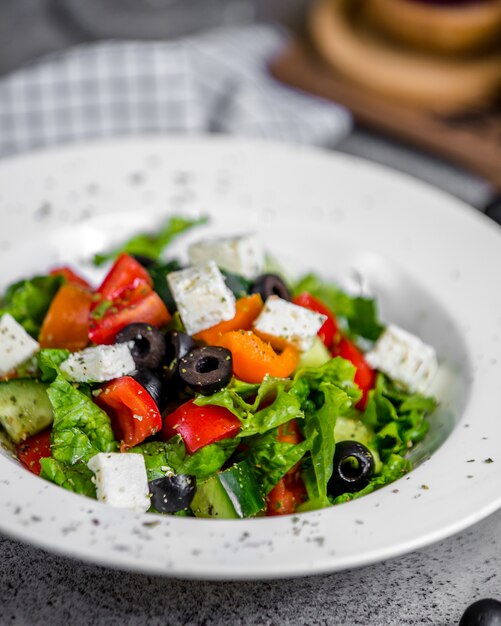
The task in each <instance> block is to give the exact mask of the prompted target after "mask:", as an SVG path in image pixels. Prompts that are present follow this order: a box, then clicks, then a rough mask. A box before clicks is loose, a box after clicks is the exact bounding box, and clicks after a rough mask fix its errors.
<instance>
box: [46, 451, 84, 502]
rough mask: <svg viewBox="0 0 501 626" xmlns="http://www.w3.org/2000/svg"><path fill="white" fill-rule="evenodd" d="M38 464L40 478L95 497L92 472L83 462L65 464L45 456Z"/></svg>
mask: <svg viewBox="0 0 501 626" xmlns="http://www.w3.org/2000/svg"><path fill="white" fill-rule="evenodd" d="M40 465H41V467H42V471H41V472H40V476H41V477H42V478H45V479H46V480H49V481H50V482H52V483H55V484H56V485H59V486H60V487H63V488H64V489H68V491H73V492H74V493H79V494H81V495H84V496H88V497H89V498H96V486H95V484H94V482H93V480H92V478H93V476H94V474H93V472H91V470H90V469H89V468H88V467H87V465H86V464H85V463H77V464H76V465H65V464H64V463H60V462H59V461H57V460H56V459H54V458H46V459H40Z"/></svg>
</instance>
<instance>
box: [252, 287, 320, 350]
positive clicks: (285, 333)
mask: <svg viewBox="0 0 501 626" xmlns="http://www.w3.org/2000/svg"><path fill="white" fill-rule="evenodd" d="M326 319H327V317H326V316H325V315H322V314H321V313H317V312H316V311H310V310H309V309H306V308H305V307H302V306H298V305H297V304H292V302H288V301H287V300H283V299H282V298H279V297H278V296H269V297H268V298H267V299H266V302H265V303H264V308H263V310H262V311H261V313H260V314H259V316H258V317H257V319H256V320H255V321H254V327H253V328H254V331H255V332H256V333H257V334H258V335H260V336H262V337H263V338H266V339H269V340H272V338H277V339H279V340H282V342H285V343H290V344H292V345H293V346H295V347H296V348H297V349H298V350H300V351H301V352H306V351H308V350H309V349H310V348H311V347H312V345H313V342H314V340H315V337H316V336H317V332H318V331H319V330H320V328H321V327H322V324H323V323H324V322H325V320H326ZM271 342H272V344H273V341H271ZM277 345H279V344H277Z"/></svg>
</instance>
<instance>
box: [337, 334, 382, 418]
mask: <svg viewBox="0 0 501 626" xmlns="http://www.w3.org/2000/svg"><path fill="white" fill-rule="evenodd" d="M332 355H333V356H340V357H342V358H343V359H346V360H347V361H350V362H351V363H352V364H353V365H354V366H355V367H356V368H357V370H356V372H355V379H354V380H355V383H356V384H357V385H358V386H359V387H360V390H361V391H362V397H361V398H360V400H359V401H358V403H357V405H356V406H357V409H360V410H361V411H363V410H364V409H365V407H366V405H367V399H368V394H369V391H370V390H371V389H372V388H373V387H374V383H375V381H376V372H375V371H374V370H373V369H372V367H371V366H370V365H369V364H368V363H367V361H366V360H365V358H364V355H363V354H362V352H360V350H359V349H358V348H357V346H356V345H355V344H353V343H352V342H351V341H349V340H348V339H346V337H342V338H341V339H340V340H339V341H338V342H337V344H336V345H335V346H334V348H333V350H332Z"/></svg>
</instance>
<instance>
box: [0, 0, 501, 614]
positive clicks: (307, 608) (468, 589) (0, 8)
mask: <svg viewBox="0 0 501 626" xmlns="http://www.w3.org/2000/svg"><path fill="white" fill-rule="evenodd" d="M294 4H295V5H296V6H299V5H300V4H302V2H301V1H298V2H295V3H294ZM271 5H272V2H264V3H263V4H262V6H263V7H264V8H263V9H262V10H263V12H264V11H266V12H267V17H269V16H270V15H273V10H272V9H271V8H270V6H271ZM285 6H286V5H285V3H284V2H279V3H278V4H277V8H276V11H278V12H279V13H278V14H279V16H280V17H282V15H283V14H284V13H283V12H284V7H285ZM48 7H49V0H1V2H0V72H6V71H8V70H11V69H13V68H14V67H16V66H18V65H20V64H23V63H26V62H29V61H30V60H31V59H32V58H34V57H36V56H39V55H40V54H43V53H47V52H50V51H51V50H57V49H61V48H64V47H66V46H68V45H70V44H71V43H75V42H77V41H79V40H81V39H82V35H81V34H78V32H77V31H76V30H70V29H68V28H64V27H63V26H62V24H61V23H60V22H57V21H55V20H54V19H53V17H51V16H50V15H49V13H48V12H47V8H48ZM285 12H286V13H287V11H285ZM341 149H342V150H344V151H346V152H350V153H353V154H359V155H361V156H365V157H368V158H372V159H375V160H378V161H381V162H384V163H386V164H389V165H393V166H395V167H399V168H401V169H403V170H405V171H408V172H410V173H413V174H414V175H417V176H419V177H421V178H423V179H425V180H429V181H430V182H433V183H434V184H437V185H438V186H442V187H444V188H445V189H447V190H449V191H451V192H452V193H455V194H456V195H458V196H460V197H463V198H464V199H466V200H468V201H470V202H472V203H473V204H475V205H476V206H478V207H483V206H484V204H485V202H486V201H487V199H488V198H489V196H490V194H491V192H490V189H489V188H488V186H487V185H486V184H485V183H484V182H482V181H480V180H478V179H476V178H475V177H472V176H466V174H465V173H464V172H462V171H461V170H457V169H455V168H452V167H450V166H448V165H446V164H444V163H442V162H439V161H435V160H431V159H429V157H427V156H426V155H422V154H418V153H416V152H414V151H412V150H409V149H404V148H402V147H401V146H399V145H397V144H393V143H392V142H388V141H385V140H381V139H380V138H378V137H375V136H372V135H368V134H367V133H363V132H357V133H355V134H354V135H353V136H352V137H350V138H349V139H348V140H346V141H345V142H344V144H343V145H342V146H341ZM393 523H395V524H398V520H394V521H393ZM333 532H335V529H333ZM500 537H501V512H498V513H496V514H494V515H492V516H491V517H489V518H488V519H486V520H484V521H482V522H480V523H478V524H477V525H475V526H474V527H472V528H471V529H469V530H467V531H464V532H463V533H461V534H459V535H456V536H454V537H451V538H450V539H447V540H445V541H442V542H441V543H439V544H436V545H433V546H430V547H428V548H426V549H423V550H420V551H418V552H415V553H412V554H409V555H406V556H402V557H399V558H396V559H393V560H390V561H387V562H384V563H380V564H377V565H372V566H368V567H364V568H361V569H357V570H352V571H348V572H342V573H337V574H332V575H325V576H318V577H311V578H299V579H293V580H282V581H271V582H238V583H231V582H224V583H218V582H197V581H180V580H173V579H168V578H158V577H150V576H144V575H138V574H131V573H124V572H118V571H112V570H108V569H105V568H102V567H96V566H92V565H88V564H82V563H79V562H76V561H71V560H68V559H65V558H61V557H56V556H53V555H50V554H47V553H45V552H43V551H41V550H39V549H37V548H33V547H30V546H25V545H21V544H19V543H17V542H13V541H11V540H9V539H7V538H1V537H0V624H21V625H24V624H26V625H39V624H40V625H42V624H51V625H52V624H54V625H56V626H57V625H59V624H72V626H92V625H94V624H106V625H109V626H114V625H117V626H118V625H120V626H125V625H129V624H131V625H132V624H134V625H135V624H137V625H141V624H147V625H148V626H154V625H156V624H172V625H177V624H185V625H198V624H200V625H205V626H212V625H213V626H219V625H226V624H228V625H232V626H233V625H234V626H237V625H240V624H242V625H247V624H249V625H250V624H253V625H254V624H255V625H259V626H261V625H263V626H266V625H269V626H271V625H273V626H275V625H282V624H285V625H287V624H294V625H295V624H297V625H302V624H311V625H316V624H325V625H336V626H337V625H340V626H341V625H342V626H359V625H360V626H405V625H418V624H433V625H436V626H449V625H453V624H457V623H458V620H459V617H460V615H461V613H462V611H463V610H464V608H465V607H466V606H467V605H468V604H469V603H470V602H472V601H474V600H476V599H478V598H482V597H489V596H491V597H498V598H501V588H500V579H501V550H500V544H499V541H500Z"/></svg>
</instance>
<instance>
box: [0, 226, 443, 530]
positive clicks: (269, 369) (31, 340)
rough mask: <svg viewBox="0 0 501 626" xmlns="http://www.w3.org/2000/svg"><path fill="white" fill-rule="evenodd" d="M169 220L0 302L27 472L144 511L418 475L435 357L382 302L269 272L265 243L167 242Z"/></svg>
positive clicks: (5, 380)
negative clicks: (96, 272)
mask: <svg viewBox="0 0 501 626" xmlns="http://www.w3.org/2000/svg"><path fill="white" fill-rule="evenodd" d="M201 222H203V220H188V219H185V218H182V217H178V216H174V217H171V218H170V219H169V220H168V221H167V223H166V225H165V227H164V228H162V229H161V230H160V231H159V232H157V233H155V234H154V235H147V234H140V235H137V236H135V237H133V238H132V239H130V240H129V241H128V242H126V243H125V244H124V245H123V246H121V247H120V248H119V249H117V250H114V251H112V252H110V253H109V254H105V255H97V256H96V257H95V259H94V262H95V264H96V265H101V264H108V271H107V272H106V274H105V276H104V279H103V280H102V282H101V284H99V285H97V286H96V285H90V284H89V282H88V281H87V280H86V279H85V278H84V277H82V276H81V275H79V274H78V273H77V272H75V271H74V269H72V268H70V267H57V268H52V269H50V271H48V273H47V274H45V275H39V276H35V277H32V278H29V279H26V280H22V281H19V282H16V283H15V284H12V285H10V286H9V287H8V288H7V290H6V291H5V293H4V294H3V297H2V299H1V300H0V437H1V441H2V442H3V443H4V445H5V446H7V447H10V449H11V450H12V451H13V452H14V453H15V454H16V455H17V457H18V459H19V460H20V462H21V463H22V464H23V465H24V466H25V467H26V468H27V469H28V470H29V471H31V472H33V473H34V474H38V475H40V476H41V477H42V478H44V479H45V480H48V481H51V482H52V483H55V484H56V485H59V486H60V487H63V488H65V489H68V490H70V491H73V492H75V493H78V494H82V495H85V496H88V497H91V498H96V499H98V500H100V501H102V502H106V503H108V504H110V505H112V506H117V507H122V508H127V509H130V510H134V511H150V512H155V513H159V514H168V515H180V516H195V517H205V518H248V517H255V516H264V515H269V516H272V515H283V514H290V513H296V512H301V511H309V510H314V509H319V508H324V507H328V506H331V505H335V504H339V503H342V502H347V501H349V500H352V499H354V498H358V497H361V496H363V495H366V494H368V493H371V492H372V491H374V490H376V489H379V488H380V487H382V486H384V485H387V484H389V483H391V482H393V481H395V480H397V479H398V478H400V477H401V476H403V475H404V474H405V473H407V472H408V471H409V470H410V469H411V468H412V464H411V462H410V460H408V459H407V458H406V453H407V452H408V451H409V449H410V448H412V447H413V446H414V445H415V444H416V443H417V442H419V441H421V440H422V439H423V437H424V436H425V435H426V432H427V430H428V427H429V424H428V421H427V416H428V415H429V414H430V413H431V412H432V411H433V410H434V409H435V408H436V401H435V399H434V398H433V397H431V396H429V395H426V394H427V389H428V388H429V385H430V383H431V381H432V379H433V377H434V375H435V372H436V369H437V358H436V354H435V351H434V349H433V348H432V347H431V346H428V345H426V344H425V343H423V342H422V341H421V340H420V339H419V338H418V337H416V336H414V335H412V334H411V333H408V332H407V331H405V330H404V329H401V328H399V327H397V326H395V325H393V324H383V323H382V322H381V321H380V320H379V319H378V315H377V307H376V302H375V300H374V299H373V298H371V297H367V296H366V295H363V294H356V295H351V294H348V293H347V292H345V291H343V290H342V289H340V288H339V287H338V286H337V285H335V284H333V283H331V282H327V281H325V280H323V279H322V278H320V277H318V276H316V275H314V274H307V275H306V276H303V277H302V278H300V279H298V280H295V281H290V280H288V279H287V278H285V277H284V275H281V273H280V272H278V273H277V272H276V271H275V272H273V273H270V272H269V271H268V270H267V260H266V256H265V254H264V251H263V249H262V246H261V244H260V242H259V240H258V238H257V237H256V236H254V235H237V236H234V237H227V238H220V239H209V240H207V239H206V240H201V241H198V242H196V243H194V244H192V245H191V246H190V247H189V249H188V257H189V260H190V262H189V265H184V266H183V265H182V264H181V262H180V261H179V260H178V259H175V258H168V256H167V254H168V246H169V244H170V243H171V241H172V240H173V239H174V238H175V237H177V236H179V235H181V234H182V233H183V232H184V231H186V230H188V229H190V228H193V227H195V226H197V225H198V224H199V223H201Z"/></svg>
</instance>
